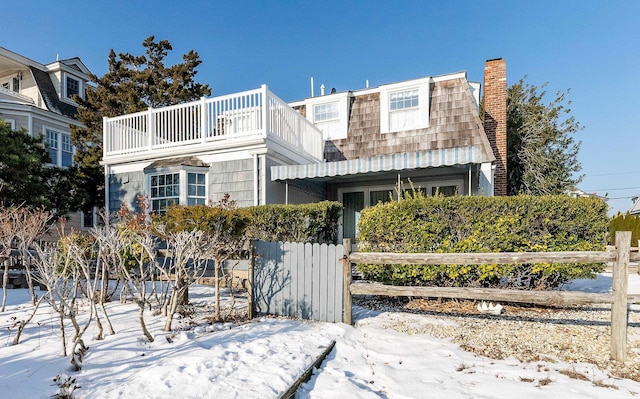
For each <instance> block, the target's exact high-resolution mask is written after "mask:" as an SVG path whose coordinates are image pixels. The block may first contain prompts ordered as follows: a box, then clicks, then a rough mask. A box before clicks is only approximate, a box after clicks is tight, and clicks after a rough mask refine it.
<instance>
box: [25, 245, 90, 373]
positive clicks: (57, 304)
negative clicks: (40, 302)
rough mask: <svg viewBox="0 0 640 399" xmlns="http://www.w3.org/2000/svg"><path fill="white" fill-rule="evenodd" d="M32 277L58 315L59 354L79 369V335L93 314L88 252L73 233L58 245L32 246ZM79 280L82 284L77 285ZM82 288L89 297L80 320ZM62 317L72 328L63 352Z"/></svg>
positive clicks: (83, 349) (82, 346)
mask: <svg viewBox="0 0 640 399" xmlns="http://www.w3.org/2000/svg"><path fill="white" fill-rule="evenodd" d="M36 252H37V257H36V267H37V271H38V273H37V274H36V279H37V281H38V282H39V283H41V284H43V285H45V286H46V287H47V294H46V300H47V302H48V303H49V305H50V306H51V308H52V309H53V310H54V311H55V312H56V313H57V314H58V319H59V322H60V333H61V336H62V354H63V356H67V355H68V356H69V360H70V362H71V364H72V365H73V367H74V368H75V370H76V371H77V370H80V369H81V368H82V366H81V363H82V360H83V358H84V355H85V354H86V352H87V351H88V347H87V346H86V345H85V343H84V340H83V336H84V334H85V333H86V332H87V330H88V329H89V326H90V325H91V322H92V321H93V318H94V316H95V304H94V303H93V301H92V300H91V298H93V297H94V287H95V283H94V282H93V281H92V278H91V260H92V255H91V251H88V250H87V246H86V245H83V244H81V243H80V242H79V241H78V240H77V239H73V236H65V237H63V238H62V239H61V242H60V243H59V244H58V245H49V246H45V247H44V248H40V247H36ZM82 281H85V282H86V286H85V287H84V288H83V287H81V284H82ZM83 290H84V292H85V293H86V299H88V300H89V314H88V315H87V316H86V318H85V319H84V321H83V322H80V321H79V320H78V308H79V306H78V303H77V301H78V299H80V300H82V296H81V295H80V293H81V292H82V291H83ZM65 319H69V320H70V321H71V324H72V326H73V329H74V335H73V337H72V338H71V347H70V350H69V351H67V337H66V333H65Z"/></svg>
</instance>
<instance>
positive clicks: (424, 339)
mask: <svg viewBox="0 0 640 399" xmlns="http://www.w3.org/2000/svg"><path fill="white" fill-rule="evenodd" d="M571 289H577V290H583V291H592V292H606V291H608V290H610V289H611V280H610V275H606V274H603V275H601V276H600V277H599V278H598V279H597V280H595V281H592V280H587V281H577V282H575V283H574V284H572V287H571ZM629 292H632V293H640V276H638V275H631V276H630V288H629ZM190 293H191V299H192V301H193V302H195V303H197V304H200V305H207V304H210V303H212V300H213V298H212V290H211V288H209V287H205V286H195V287H193V288H192V289H191V291H190ZM30 309H31V306H30V304H29V298H28V293H27V291H26V290H20V289H16V290H10V291H8V307H7V311H6V312H4V313H0V397H2V398H50V397H51V396H52V395H54V394H56V393H57V392H58V387H57V386H56V385H55V384H54V382H53V379H54V377H56V376H58V375H60V376H62V377H63V378H66V377H67V376H71V377H73V378H75V379H76V383H77V384H78V385H79V386H80V388H78V389H77V390H76V391H75V392H74V397H76V398H200V399H202V398H278V397H279V396H280V395H281V394H282V393H283V392H284V391H285V390H286V389H287V388H288V387H289V386H290V385H291V384H292V383H293V382H294V381H295V380H296V378H297V377H298V376H299V375H300V374H301V373H302V372H303V371H304V370H305V369H306V368H308V367H309V366H310V365H311V364H312V363H313V361H314V360H315V359H316V357H317V356H318V355H319V354H320V353H321V352H322V351H323V350H324V349H325V348H326V347H327V346H328V345H329V344H330V343H331V342H332V341H334V340H335V341H336V345H335V348H334V350H333V351H332V352H331V353H330V354H329V356H328V357H327V360H326V361H325V362H324V363H323V364H322V366H321V368H320V370H316V371H315V372H314V375H313V377H312V378H311V380H310V381H309V382H307V383H305V384H303V385H302V387H301V388H300V390H299V391H298V393H297V395H296V398H442V397H446V398H447V399H454V398H513V397H518V398H519V399H526V398H539V397H558V398H560V397H561V398H602V399H606V398H623V397H639V396H638V395H640V383H639V382H635V381H631V380H624V379H614V378H612V377H610V376H609V375H608V373H606V372H604V371H602V370H599V369H597V368H596V367H595V366H594V365H591V364H566V363H563V362H548V361H545V362H541V361H538V362H534V363H521V362H519V361H517V360H515V359H506V360H493V359H489V358H484V357H480V356H477V355H475V354H473V353H469V352H465V351H463V350H461V349H460V348H459V347H458V346H457V345H455V344H452V343H450V342H448V341H445V340H440V339H436V338H433V337H430V336H428V335H424V334H416V335H409V334H406V333H401V332H398V331H395V330H392V329H388V328H385V326H388V325H389V324H390V323H396V322H398V321H405V322H410V323H413V324H414V325H416V326H419V325H422V324H426V323H436V322H437V323H443V321H441V320H436V319H434V318H433V317H430V316H427V315H417V314H407V313H395V312H388V313H378V312H373V311H368V310H365V309H362V308H356V315H355V326H354V327H351V326H347V325H344V324H329V323H315V322H304V321H296V320H285V319H276V318H259V319H257V320H254V321H253V322H250V323H245V324H240V325H235V324H231V323H227V324H214V325H206V324H203V325H198V326H191V327H189V326H188V323H187V320H183V321H182V322H178V323H176V324H175V325H176V326H178V325H182V327H183V328H185V330H184V331H182V332H177V333H174V334H169V333H165V332H163V331H162V327H163V324H164V318H163V317H161V316H153V315H152V314H151V313H150V312H149V313H148V315H147V322H148V325H147V327H148V328H149V330H150V331H151V332H152V334H153V335H154V336H155V341H154V342H152V343H149V342H147V341H146V340H145V339H143V336H142V334H141V332H140V328H139V326H138V324H137V322H136V316H137V307H136V306H135V305H133V304H120V303H119V302H117V301H116V302H113V303H110V304H108V310H109V312H110V316H111V318H112V322H113V324H114V327H115V329H116V331H117V332H116V334H115V335H107V336H106V337H105V339H104V340H101V341H97V340H95V339H94V338H93V337H92V335H91V333H88V334H87V335H86V337H87V339H86V341H87V344H88V345H89V347H90V349H89V351H88V353H87V356H86V357H85V359H84V362H83V369H82V370H81V371H80V372H72V371H71V370H70V367H69V360H68V358H63V357H61V356H60V351H61V344H60V338H59V334H58V326H57V319H56V315H55V314H54V312H53V311H52V310H51V309H50V308H49V307H48V306H45V305H43V306H41V308H40V309H39V311H38V314H37V315H36V317H35V318H34V320H33V321H32V323H31V324H30V325H29V326H28V327H27V329H26V330H25V332H24V334H23V338H22V342H21V343H20V344H19V345H16V346H11V342H12V340H13V336H14V335H15V328H14V327H12V325H13V324H14V321H15V320H16V319H17V320H20V319H22V318H24V317H25V316H26V315H27V314H28V313H29V311H30ZM93 334H95V331H93ZM638 367H640V365H638ZM560 371H564V372H567V371H575V372H577V373H580V374H582V375H584V376H587V377H588V378H589V379H590V380H589V381H585V380H580V379H575V378H570V377H569V376H567V375H566V374H562V373H561V372H560ZM594 382H596V384H594ZM598 385H600V386H598ZM613 387H615V388H613Z"/></svg>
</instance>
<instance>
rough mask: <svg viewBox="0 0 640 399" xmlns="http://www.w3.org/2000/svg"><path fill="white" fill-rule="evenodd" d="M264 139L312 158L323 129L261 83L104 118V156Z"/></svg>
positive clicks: (319, 153)
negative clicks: (246, 88) (250, 88)
mask: <svg viewBox="0 0 640 399" xmlns="http://www.w3.org/2000/svg"><path fill="white" fill-rule="evenodd" d="M268 140H269V141H272V142H275V143H278V144H280V145H283V146H285V147H287V148H289V149H290V150H292V151H294V152H295V153H297V154H301V155H303V156H306V157H308V158H310V159H313V160H317V161H321V160H322V158H323V151H324V141H323V138H322V132H321V131H320V130H318V129H317V128H316V127H315V126H314V125H313V124H312V123H311V122H309V121H308V120H307V119H306V118H304V117H303V116H302V115H300V114H299V113H298V112H297V111H295V110H294V109H293V108H291V107H290V106H289V105H288V104H287V103H285V102H284V101H282V100H281V99H280V98H278V97H277V96H276V95H275V94H273V93H272V92H270V91H269V90H268V88H267V86H266V85H263V86H262V87H261V88H259V89H256V90H250V91H245V92H241V93H236V94H231V95H227V96H222V97H213V98H204V97H203V98H202V99H200V100H198V101H193V102H189V103H184V104H178V105H173V106H170V107H164V108H158V109H149V110H147V111H143V112H137V113H134V114H129V115H123V116H118V117H115V118H104V120H103V162H104V163H105V164H113V163H115V162H119V161H124V160H133V159H145V158H152V157H157V156H164V155H171V154H178V153H181V154H184V153H195V152H199V151H209V150H216V149H218V148H230V147H238V148H240V147H242V146H244V145H248V144H251V143H253V144H255V143H265V144H266V143H267V141H268Z"/></svg>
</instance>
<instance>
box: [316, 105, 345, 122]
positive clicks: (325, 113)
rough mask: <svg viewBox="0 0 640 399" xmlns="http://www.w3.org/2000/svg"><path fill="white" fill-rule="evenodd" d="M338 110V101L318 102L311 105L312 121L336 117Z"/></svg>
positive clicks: (337, 116)
mask: <svg viewBox="0 0 640 399" xmlns="http://www.w3.org/2000/svg"><path fill="white" fill-rule="evenodd" d="M339 117H340V112H339V111H338V102H337V101H336V102H332V103H326V104H318V105H314V107H313V122H314V123H317V122H324V121H330V120H333V119H338V118H339Z"/></svg>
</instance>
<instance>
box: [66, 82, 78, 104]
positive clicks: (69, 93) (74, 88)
mask: <svg viewBox="0 0 640 399" xmlns="http://www.w3.org/2000/svg"><path fill="white" fill-rule="evenodd" d="M65 90H66V91H65V97H67V98H68V99H70V100H72V99H73V96H74V95H80V81H79V80H78V79H75V78H72V77H71V76H67V79H66V85H65Z"/></svg>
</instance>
